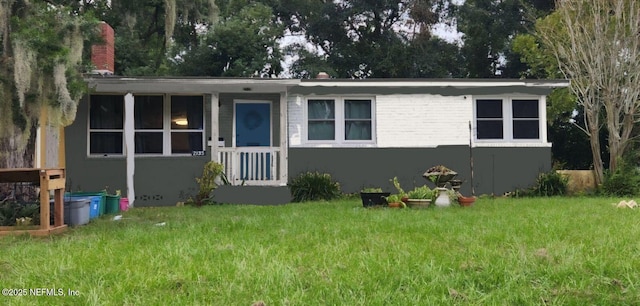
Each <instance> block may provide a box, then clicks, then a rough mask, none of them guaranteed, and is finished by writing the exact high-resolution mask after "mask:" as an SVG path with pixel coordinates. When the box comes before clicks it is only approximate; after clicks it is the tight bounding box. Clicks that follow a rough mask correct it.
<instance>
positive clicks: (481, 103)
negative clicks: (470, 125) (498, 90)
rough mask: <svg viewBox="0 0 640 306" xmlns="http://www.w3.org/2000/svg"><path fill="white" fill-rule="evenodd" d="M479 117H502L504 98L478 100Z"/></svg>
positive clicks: (477, 114)
mask: <svg viewBox="0 0 640 306" xmlns="http://www.w3.org/2000/svg"><path fill="white" fill-rule="evenodd" d="M476 116H477V118H502V100H499V99H492V100H489V99H486V100H476Z"/></svg>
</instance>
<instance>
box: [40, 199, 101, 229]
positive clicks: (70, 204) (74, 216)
mask: <svg viewBox="0 0 640 306" xmlns="http://www.w3.org/2000/svg"><path fill="white" fill-rule="evenodd" d="M49 204H50V207H49V211H50V213H51V217H50V220H51V222H53V209H54V207H53V206H54V202H53V200H51V201H50V202H49ZM90 206H91V199H90V198H73V199H65V201H64V224H67V225H70V226H76V225H84V224H87V223H89V215H90Z"/></svg>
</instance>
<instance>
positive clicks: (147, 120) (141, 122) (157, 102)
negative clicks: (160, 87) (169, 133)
mask: <svg viewBox="0 0 640 306" xmlns="http://www.w3.org/2000/svg"><path fill="white" fill-rule="evenodd" d="M133 108H134V110H133V114H134V117H135V118H134V122H135V124H134V125H135V128H136V129H141V130H144V129H156V130H160V129H162V96H135V103H134V107H133Z"/></svg>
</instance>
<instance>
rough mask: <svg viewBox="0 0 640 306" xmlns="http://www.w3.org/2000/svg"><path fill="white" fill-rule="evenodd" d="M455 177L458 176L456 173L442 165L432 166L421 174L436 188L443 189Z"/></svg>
mask: <svg viewBox="0 0 640 306" xmlns="http://www.w3.org/2000/svg"><path fill="white" fill-rule="evenodd" d="M456 175H458V173H457V172H455V171H453V170H451V169H449V168H447V167H445V166H443V165H437V166H433V167H431V168H429V169H427V171H425V172H424V173H423V174H422V176H423V177H424V178H426V179H427V180H428V181H430V182H432V183H433V184H434V185H436V187H437V188H444V187H445V186H446V185H447V183H448V182H449V181H450V180H452V179H453V178H454V177H456Z"/></svg>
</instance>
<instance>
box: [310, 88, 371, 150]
mask: <svg viewBox="0 0 640 306" xmlns="http://www.w3.org/2000/svg"><path fill="white" fill-rule="evenodd" d="M309 100H333V101H335V104H334V106H335V118H334V122H335V135H334V139H333V140H309ZM344 100H369V101H371V140H345V137H344V125H345V114H344ZM303 101H304V102H303V103H302V108H303V111H302V112H303V115H302V117H303V118H302V120H303V121H304V122H303V128H302V144H303V145H305V146H307V147H372V146H374V145H375V144H376V99H375V97H371V96H307V97H305V98H304V99H303Z"/></svg>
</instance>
